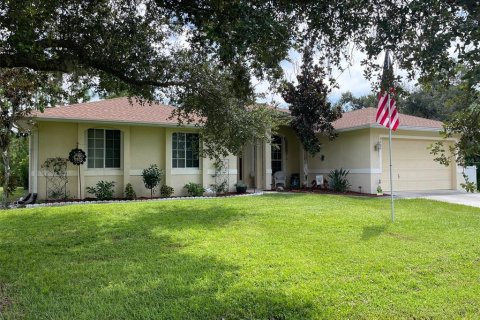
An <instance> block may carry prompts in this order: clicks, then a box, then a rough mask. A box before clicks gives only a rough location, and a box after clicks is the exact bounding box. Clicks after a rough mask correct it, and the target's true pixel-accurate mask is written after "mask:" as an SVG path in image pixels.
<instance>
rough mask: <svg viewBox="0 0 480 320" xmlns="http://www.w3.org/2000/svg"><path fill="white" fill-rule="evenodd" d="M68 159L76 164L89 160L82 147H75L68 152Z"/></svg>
mask: <svg viewBox="0 0 480 320" xmlns="http://www.w3.org/2000/svg"><path fill="white" fill-rule="evenodd" d="M68 160H69V161H70V162H71V163H73V164H74V165H76V166H79V165H81V164H83V163H84V162H85V161H86V160H87V154H86V153H85V151H83V150H82V149H78V148H76V149H73V150H72V151H70V153H69V154H68Z"/></svg>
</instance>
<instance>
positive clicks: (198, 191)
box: [184, 182, 205, 197]
mask: <svg viewBox="0 0 480 320" xmlns="http://www.w3.org/2000/svg"><path fill="white" fill-rule="evenodd" d="M184 188H185V189H187V194H188V195H189V196H190V197H201V196H203V193H204V192H205V188H204V187H203V186H202V185H201V184H199V183H193V182H189V183H187V184H186V185H185V186H184Z"/></svg>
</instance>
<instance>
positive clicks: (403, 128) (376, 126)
mask: <svg viewBox="0 0 480 320" xmlns="http://www.w3.org/2000/svg"><path fill="white" fill-rule="evenodd" d="M361 129H386V128H385V127H384V126H381V125H379V124H365V125H361V126H355V127H349V128H341V129H335V131H337V132H347V131H354V130H361ZM397 131H421V132H441V131H442V128H431V127H415V126H399V127H398V128H397Z"/></svg>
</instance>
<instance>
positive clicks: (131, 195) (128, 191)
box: [125, 183, 137, 200]
mask: <svg viewBox="0 0 480 320" xmlns="http://www.w3.org/2000/svg"><path fill="white" fill-rule="evenodd" d="M125 198H127V199H129V200H133V199H136V198H137V194H136V193H135V190H133V186H132V184H131V183H127V185H126V186H125Z"/></svg>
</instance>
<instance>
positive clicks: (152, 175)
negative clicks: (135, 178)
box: [142, 164, 163, 198]
mask: <svg viewBox="0 0 480 320" xmlns="http://www.w3.org/2000/svg"><path fill="white" fill-rule="evenodd" d="M162 176H163V170H162V169H159V168H158V166H157V165H156V164H152V165H150V167H148V168H147V169H143V171H142V177H143V183H144V184H145V188H147V189H150V198H153V193H154V192H155V188H156V187H157V186H158V185H159V184H160V181H162Z"/></svg>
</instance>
